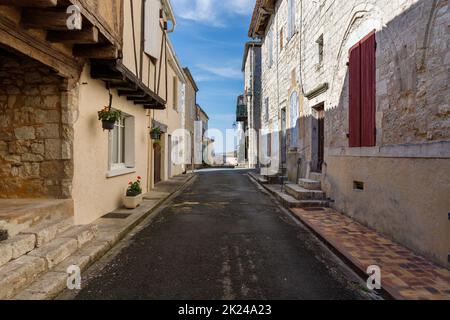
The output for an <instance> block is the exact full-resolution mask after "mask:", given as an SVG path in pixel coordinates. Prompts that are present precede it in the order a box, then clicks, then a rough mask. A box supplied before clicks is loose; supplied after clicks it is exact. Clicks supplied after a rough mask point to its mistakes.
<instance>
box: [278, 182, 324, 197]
mask: <svg viewBox="0 0 450 320" xmlns="http://www.w3.org/2000/svg"><path fill="white" fill-rule="evenodd" d="M285 191H286V193H288V194H289V195H291V196H293V197H294V198H295V199H297V200H326V194H325V192H323V191H320V190H307V189H305V188H302V187H300V186H299V185H297V184H287V185H286V186H285Z"/></svg>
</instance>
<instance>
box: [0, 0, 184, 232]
mask: <svg viewBox="0 0 450 320" xmlns="http://www.w3.org/2000/svg"><path fill="white" fill-rule="evenodd" d="M74 14H75V16H74ZM72 17H76V18H78V19H79V21H80V22H81V24H79V25H77V28H75V29H73V30H72V29H71V28H69V27H68V20H69V19H71V18H72ZM175 26H176V21H175V18H174V13H173V11H172V7H171V4H170V1H169V0H146V1H144V0H102V1H92V0H0V109H1V111H2V116H1V117H0V118H1V119H0V169H1V170H0V171H1V173H0V180H2V181H4V184H3V185H2V186H1V187H0V199H25V198H30V199H41V198H45V199H67V200H70V201H73V212H74V218H75V223H76V224H86V223H91V222H92V221H94V220H96V219H98V218H99V217H101V216H103V215H104V214H106V213H108V212H111V211H113V210H115V209H116V208H118V207H120V206H121V204H122V197H123V194H124V189H126V186H127V185H128V182H129V181H130V180H133V179H135V178H136V177H137V176H141V177H142V184H143V189H144V190H143V192H144V193H145V192H148V191H150V190H151V189H152V188H153V187H154V185H155V183H156V181H164V180H167V179H169V178H170V177H172V176H174V175H177V174H180V173H182V166H181V165H180V166H176V165H173V164H172V163H171V159H170V150H171V148H172V146H173V144H175V143H176V142H177V141H176V139H173V133H174V132H175V131H176V130H177V129H179V128H182V114H183V112H184V88H185V82H186V81H185V78H184V74H183V70H182V67H181V65H180V63H179V61H178V59H177V57H176V53H175V52H174V49H173V47H172V45H171V43H170V39H169V36H168V34H169V33H170V32H173V31H174V29H175ZM108 101H111V104H110V107H112V108H113V109H117V110H120V111H121V112H122V115H123V116H122V119H121V121H120V122H119V123H118V124H116V126H115V129H114V130H112V131H110V132H105V131H103V130H102V128H101V124H100V123H99V121H98V119H97V111H99V110H101V109H103V108H104V107H105V106H108ZM155 126H158V127H160V129H162V131H163V132H162V133H163V134H162V137H161V143H160V149H159V150H155V149H154V143H153V141H152V139H151V138H150V134H149V132H150V130H151V129H152V128H154V127H155ZM118 135H119V136H118ZM156 152H157V155H155V154H156ZM157 157H158V158H157ZM155 162H158V166H156V165H155ZM156 170H159V171H158V172H157V171H156ZM157 178H158V179H157ZM102 198H107V199H109V200H108V201H98V199H102ZM0 205H1V204H0ZM1 220H2V217H0V222H1Z"/></svg>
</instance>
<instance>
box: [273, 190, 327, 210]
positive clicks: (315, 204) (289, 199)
mask: <svg viewBox="0 0 450 320" xmlns="http://www.w3.org/2000/svg"><path fill="white" fill-rule="evenodd" d="M267 189H268V190H269V191H270V192H271V193H272V194H273V195H274V196H275V197H276V198H277V200H278V201H280V202H281V204H282V205H283V206H284V207H286V208H327V207H329V206H330V203H329V201H327V200H297V199H296V198H294V197H293V196H291V195H290V194H288V193H285V192H282V191H281V188H280V186H278V185H267Z"/></svg>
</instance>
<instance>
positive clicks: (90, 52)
mask: <svg viewBox="0 0 450 320" xmlns="http://www.w3.org/2000/svg"><path fill="white" fill-rule="evenodd" d="M73 54H74V56H76V57H79V58H86V59H100V60H101V59H105V60H114V59H118V58H119V50H118V49H117V48H116V47H114V46H112V45H89V44H77V45H75V46H74V47H73Z"/></svg>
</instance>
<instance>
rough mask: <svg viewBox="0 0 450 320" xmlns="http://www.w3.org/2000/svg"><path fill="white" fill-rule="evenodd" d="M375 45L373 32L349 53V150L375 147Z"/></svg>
mask: <svg viewBox="0 0 450 320" xmlns="http://www.w3.org/2000/svg"><path fill="white" fill-rule="evenodd" d="M375 51H376V41H375V32H372V33H370V34H369V35H368V36H367V37H365V38H364V39H363V40H361V41H360V42H358V43H357V44H356V45H354V46H353V47H352V48H351V49H350V61H349V146H350V147H351V148H352V147H353V148H357V147H374V146H375V145H376V125H375V113H376V110H375V103H376V96H375V94H376V85H375V82H376V56H375Z"/></svg>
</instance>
